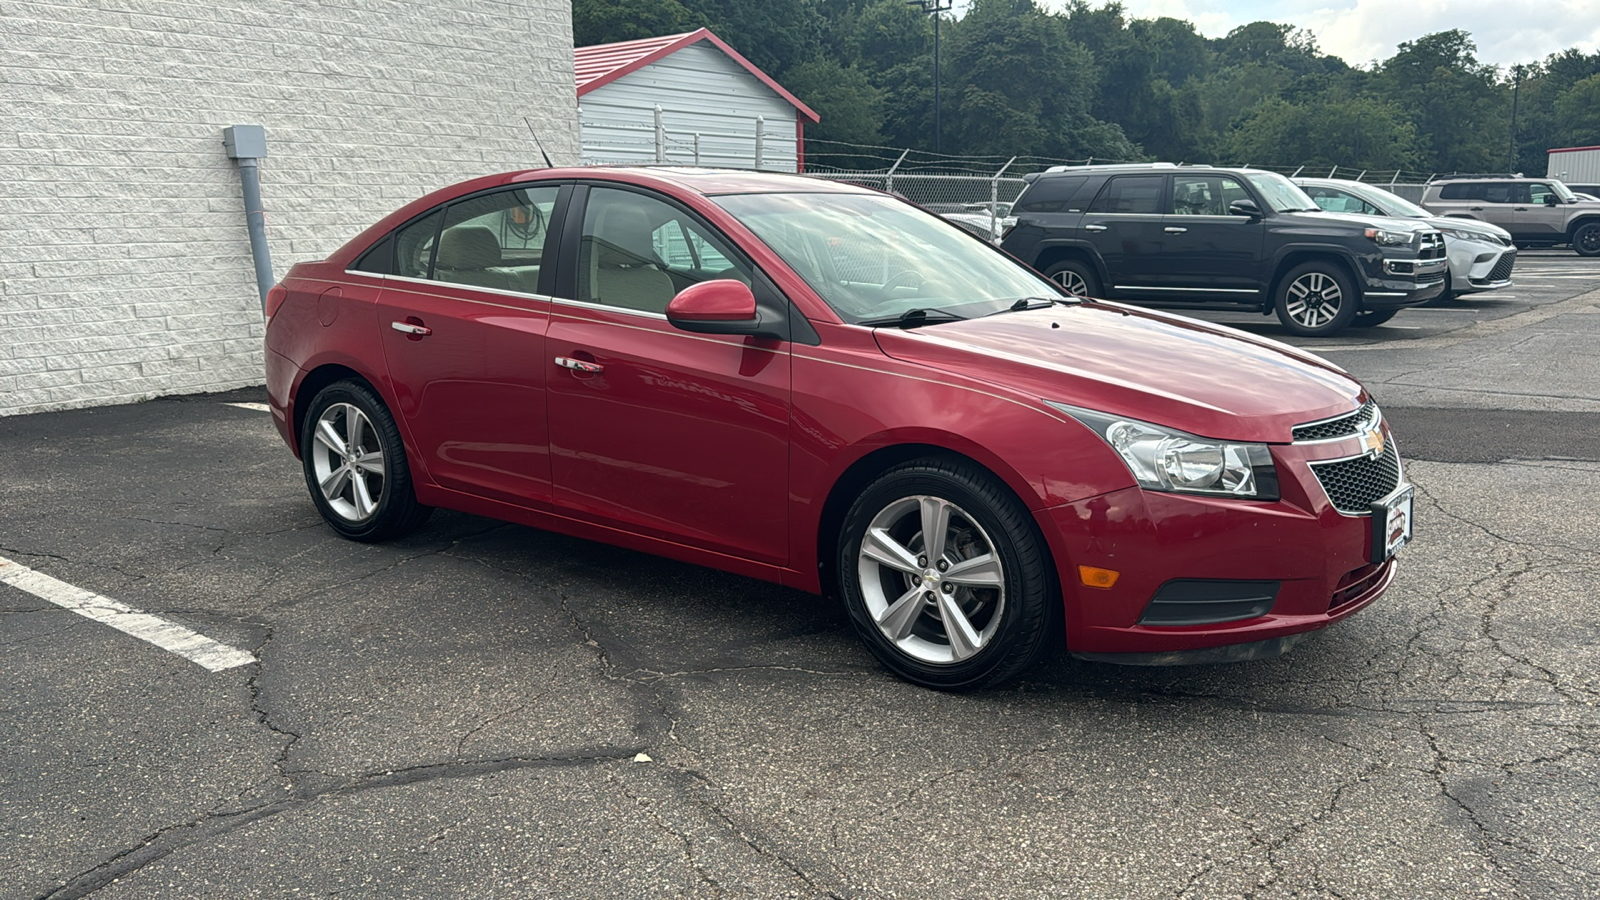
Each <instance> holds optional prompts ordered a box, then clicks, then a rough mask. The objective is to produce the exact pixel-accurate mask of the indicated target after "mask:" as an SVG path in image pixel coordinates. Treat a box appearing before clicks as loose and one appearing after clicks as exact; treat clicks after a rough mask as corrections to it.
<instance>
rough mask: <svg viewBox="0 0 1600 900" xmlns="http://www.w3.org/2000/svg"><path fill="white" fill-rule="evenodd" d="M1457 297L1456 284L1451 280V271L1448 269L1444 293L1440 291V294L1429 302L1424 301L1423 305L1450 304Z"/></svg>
mask: <svg viewBox="0 0 1600 900" xmlns="http://www.w3.org/2000/svg"><path fill="white" fill-rule="evenodd" d="M1455 298H1456V290H1455V286H1454V285H1453V284H1452V283H1451V281H1450V273H1449V271H1446V272H1445V273H1444V291H1443V292H1442V293H1440V294H1439V296H1437V297H1435V298H1433V299H1432V300H1429V301H1428V302H1427V303H1424V304H1422V305H1423V306H1448V305H1449V304H1450V301H1451V300H1454V299H1455Z"/></svg>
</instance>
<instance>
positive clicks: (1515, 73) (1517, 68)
mask: <svg viewBox="0 0 1600 900" xmlns="http://www.w3.org/2000/svg"><path fill="white" fill-rule="evenodd" d="M1521 87H1522V65H1521V64H1520V63H1519V64H1517V65H1514V66H1512V67H1511V156H1510V164H1509V165H1507V166H1506V173H1507V174H1511V173H1513V172H1515V171H1517V93H1518V91H1519V90H1520V89H1521Z"/></svg>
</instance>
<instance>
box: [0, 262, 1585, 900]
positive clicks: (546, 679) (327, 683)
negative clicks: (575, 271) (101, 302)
mask: <svg viewBox="0 0 1600 900" xmlns="http://www.w3.org/2000/svg"><path fill="white" fill-rule="evenodd" d="M1517 280H1518V284H1517V286H1516V287H1515V288H1513V289H1511V290H1508V291H1506V292H1504V294H1503V295H1502V296H1499V297H1492V298H1486V299H1469V300H1465V301H1457V302H1454V303H1451V304H1449V305H1447V306H1445V307H1441V308H1439V309H1432V308H1430V309H1427V310H1418V311H1408V312H1405V313H1402V314H1401V315H1400V316H1398V317H1397V318H1396V319H1394V320H1393V321H1392V322H1391V323H1390V324H1389V325H1386V326H1382V327H1379V328H1375V329H1371V330H1369V331H1366V332H1360V333H1352V334H1350V335H1346V336H1344V337H1342V338H1336V339H1327V340H1322V341H1299V342H1298V343H1302V344H1303V345H1305V346H1308V347H1311V348H1313V349H1319V350H1321V351H1324V352H1326V353H1327V355H1328V357H1329V358H1330V359H1333V360H1334V361H1335V362H1337V363H1339V364H1340V365H1343V366H1345V367H1346V368H1347V369H1349V370H1350V371H1352V372H1353V373H1354V374H1356V375H1357V376H1358V377H1361V378H1362V379H1363V380H1364V381H1365V382H1366V383H1367V384H1368V386H1369V387H1370V388H1371V389H1372V390H1373V392H1374V394H1375V395H1376V396H1377V398H1378V400H1379V401H1380V403H1382V404H1383V405H1384V408H1385V411H1386V414H1387V415H1388V416H1389V417H1390V419H1391V421H1392V422H1393V424H1394V427H1395V429H1396V433H1397V436H1398V440H1399V442H1400V447H1401V451H1402V454H1403V455H1404V456H1405V458H1406V460H1407V473H1408V477H1409V479H1410V480H1412V481H1413V482H1415V483H1416V485H1417V488H1418V499H1417V517H1418V531H1417V537H1416V539H1415V541H1414V542H1413V544H1412V545H1411V546H1410V547H1408V548H1407V549H1406V550H1405V551H1404V558H1403V564H1402V566H1401V570H1400V574H1399V577H1398V579H1397V581H1396V583H1395V585H1394V587H1393V589H1392V590H1391V591H1390V592H1389V593H1388V595H1386V596H1385V597H1384V599H1382V600H1381V601H1380V602H1378V603H1377V604H1375V605H1374V606H1372V607H1371V608H1369V609H1367V610H1365V611H1363V612H1362V613H1361V614H1359V615H1357V616H1355V617H1353V618H1351V619H1350V620H1348V621H1347V622H1345V623H1343V624H1342V625H1340V626H1339V627H1335V628H1332V629H1329V630H1328V631H1327V632H1326V633H1325V634H1323V635H1321V636H1319V637H1317V638H1316V639H1315V640H1312V641H1309V642H1307V643H1305V644H1303V645H1301V646H1299V647H1297V648H1296V649H1295V650H1294V651H1292V652H1291V653H1290V654H1288V655H1287V656H1284V657H1282V658H1279V659H1275V660H1268V661H1259V662H1252V663H1241V664H1234V665H1226V666H1203V667H1191V668H1174V669H1137V668H1121V667H1115V666H1108V665H1100V664H1090V663H1082V662H1076V661H1073V660H1071V659H1069V658H1067V657H1065V656H1064V655H1058V656H1056V657H1055V658H1053V659H1051V660H1049V661H1048V662H1046V663H1045V664H1042V665H1041V666H1039V667H1037V668H1035V669H1033V670H1031V671H1029V672H1027V673H1026V674H1025V676H1024V677H1023V678H1022V679H1021V680H1020V681H1018V682H1015V683H1013V684H1011V685H1009V686H1006V687H1004V688H1002V689H998V690H993V691H989V692H983V693H978V694H971V695H959V696H957V695H946V694H940V693H935V692H932V691H927V690H922V689H919V688H915V687H912V686H911V685H908V684H905V683H902V682H900V681H898V680H896V679H894V678H892V677H890V676H889V675H887V674H886V673H884V672H883V671H882V670H881V669H880V668H879V667H878V666H877V665H876V663H875V662H874V661H873V660H872V658H871V657H870V655H869V654H868V653H867V652H866V651H865V649H864V648H862V647H861V646H860V645H859V644H858V643H857V641H856V640H855V638H854V637H853V636H852V635H851V633H850V629H849V625H848V623H847V621H846V620H845V617H844V615H843V612H842V610H841V609H839V608H838V607H836V606H835V605H833V604H832V603H829V602H826V601H823V600H821V599H820V598H815V597H812V596H809V595H805V594H801V593H797V592H794V591H788V590H785V589H782V588H778V587H774V586H771V585H767V584H763V583H759V582H755V581H750V580H746V579H742V578H738V577H735V576H731V575H726V574H722V573H718V572H713V571H710V570H706V569H699V568H695V567H692V566H686V565H682V564H679V563H674V562H669V561H665V560H660V559H655V558H652V557H647V556H642V555H639V554H635V553H631V552H627V551H623V550H617V549H614V548H610V547H606V546H602V545H599V544H592V543H587V542H583V541H577V540H572V539H568V538H564V537H560V536H556V535H551V534H546V533H542V532H538V531H534V530H531V529H527V528H522V527H519V526H512V525H505V524H500V523H496V522H493V521H489V520H485V519H479V518H474V517H471V516H465V515H459V514H453V513H439V514H436V515H435V516H434V518H433V519H432V520H431V522H430V523H429V525H428V526H427V527H426V528H424V529H423V530H422V531H420V532H418V533H417V534H415V535H413V536H411V537H410V538H408V539H405V540H402V541H398V542H395V543H392V544H385V545H380V546H365V545H359V544H353V543H349V542H346V541H342V540H339V539H338V538H336V537H335V536H334V535H333V534H332V533H331V532H330V531H328V530H327V529H326V528H324V527H323V526H322V525H321V524H320V521H319V519H318V518H317V515H316V512H315V510H314V508H313V507H312V505H311V503H310V500H309V499H308V498H307V496H306V494H305V488H304V485H303V483H302V481H301V478H300V471H299V467H298V464H297V463H296V461H295V460H294V459H293V458H292V457H291V456H290V455H289V453H288V452H287V450H286V449H285V448H284V447H283V446H282V444H281V443H280V442H279V440H278V438H277V436H276V434H275V433H274V432H273V430H272V427H271V424H270V423H269V421H268V418H267V416H266V415H265V414H264V413H259V412H252V411H250V410H245V409H239V408H235V407H231V406H225V405H223V403H224V402H225V401H232V402H238V401H256V400H259V399H261V396H260V392H259V390H256V391H243V392H237V393H235V394H231V395H207V396H196V397H187V398H176V399H168V400H160V401H153V402H149V403H145V404H139V405H134V406H124V407H111V408H102V409H94V410H81V411H73V412H63V413H52V414H44V415H34V416H22V417H12V418H6V419H0V556H4V557H6V558H9V559H12V560H15V561H16V562H19V563H22V564H23V565H26V566H29V567H32V568H34V569H36V570H38V571H40V572H44V573H46V574H48V575H50V576H52V577H54V578H58V579H61V580H63V581H66V582H69V583H70V584H73V585H76V586H78V587H81V588H85V589H87V590H91V591H95V592H97V593H100V594H103V595H105V596H108V597H112V598H115V599H116V600H119V601H122V602H124V603H127V604H130V605H132V606H135V607H137V608H139V609H142V610H146V611H148V612H152V613H157V614H159V615H162V616H164V617H166V618H168V619H171V620H173V621H176V622H179V623H180V624H183V625H186V626H188V627H190V628H193V629H195V630H197V631H199V632H201V633H203V634H205V635H207V636H209V637H212V638H215V639H217V640H219V641H223V642H225V643H228V644H230V645H232V646H234V647H238V648H240V649H244V650H248V651H250V652H251V653H252V654H254V655H255V657H256V659H257V662H256V663H255V664H253V665H249V666H244V667H240V668H236V669H229V670H226V671H223V672H217V673H212V672H208V671H206V670H205V669H203V668H201V667H199V666H196V665H194V664H192V663H190V662H187V661H185V660H183V659H181V658H179V657H177V656H173V655H171V654H168V653H166V652H164V651H162V650H159V649H157V648H155V647H152V646H150V645H147V644H144V643H142V642H140V641H137V640H134V639H133V638H131V637H128V636H127V635H124V634H122V633H120V632H117V631H114V630H112V629H110V628H107V627H105V626H103V625H100V624H97V623H95V622H93V621H90V620H87V619H85V618H82V617H80V616H76V615H73V614H71V613H69V612H67V611H65V610H62V609H59V608H57V607H55V606H52V605H50V604H48V603H46V602H44V601H42V600H38V599H36V598H34V597H33V596H31V595H29V594H26V593H24V592H22V591H20V590H17V589H14V588H11V587H8V586H4V585H0V897H8V898H9V897H16V898H69V897H86V896H94V897H96V898H150V897H183V898H187V897H207V898H235V897H238V898H244V897H284V896H291V895H293V896H324V897H334V896H337V897H381V898H390V897H422V898H432V897H474V898H494V897H563V898H566V897H597V898H599V897H646V896H648V897H707V898H717V897H728V898H739V897H750V898H773V897H838V898H880V897H883V898H888V897H904V898H980V897H1059V896H1074V897H1171V898H1179V897H1184V898H1199V897H1251V898H1263V900H1264V898H1290V897H1300V898H1303V897H1348V898H1356V897H1408V898H1422V897H1441V898H1442V897H1450V898H1456V897H1461V896H1483V897H1528V898H1560V897H1572V898H1579V897H1594V896H1600V758H1597V756H1600V707H1597V702H1600V625H1597V623H1600V600H1597V597H1596V592H1595V588H1594V586H1595V585H1596V584H1600V553H1597V552H1596V551H1597V550H1600V514H1597V512H1596V510H1597V509H1600V477H1597V476H1600V361H1597V359H1596V354H1595V352H1594V349H1595V347H1596V346H1597V343H1596V338H1597V332H1600V260H1581V259H1579V258H1577V257H1576V256H1574V255H1572V254H1571V253H1570V252H1562V251H1550V252H1543V253H1541V252H1530V253H1526V254H1524V258H1523V259H1522V260H1521V261H1519V263H1518V273H1517ZM1204 315H1205V317H1206V318H1211V319H1213V320H1215V321H1224V322H1228V323H1230V324H1238V325H1241V326H1242V327H1246V328H1249V329H1250V330H1253V331H1258V332H1260V333H1263V334H1269V335H1272V336H1275V337H1280V338H1281V337H1283V334H1282V333H1281V331H1279V330H1278V329H1277V327H1276V323H1275V322H1274V321H1273V320H1269V319H1261V318H1260V317H1243V316H1238V315H1232V314H1204Z"/></svg>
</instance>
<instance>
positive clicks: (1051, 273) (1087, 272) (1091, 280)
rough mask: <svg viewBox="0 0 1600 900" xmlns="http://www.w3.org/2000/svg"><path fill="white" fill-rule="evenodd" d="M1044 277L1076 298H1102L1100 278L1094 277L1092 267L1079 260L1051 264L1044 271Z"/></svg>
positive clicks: (1065, 260)
mask: <svg viewBox="0 0 1600 900" xmlns="http://www.w3.org/2000/svg"><path fill="white" fill-rule="evenodd" d="M1044 277H1046V278H1048V279H1050V280H1051V281H1054V282H1055V283H1056V284H1059V285H1061V286H1062V287H1063V288H1065V289H1066V290H1067V292H1068V293H1070V294H1073V295H1075V296H1078V297H1101V296H1102V294H1101V293H1100V278H1099V276H1097V275H1095V273H1094V266H1091V265H1089V264H1088V263H1086V262H1084V261H1083V260H1081V259H1063V260H1061V261H1059V262H1054V263H1051V264H1050V266H1049V268H1047V269H1045V270H1044Z"/></svg>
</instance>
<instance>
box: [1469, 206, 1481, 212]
mask: <svg viewBox="0 0 1600 900" xmlns="http://www.w3.org/2000/svg"><path fill="white" fill-rule="evenodd" d="M1467 208H1468V209H1470V210H1472V211H1473V212H1483V207H1481V206H1469V207H1467Z"/></svg>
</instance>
